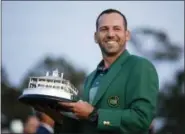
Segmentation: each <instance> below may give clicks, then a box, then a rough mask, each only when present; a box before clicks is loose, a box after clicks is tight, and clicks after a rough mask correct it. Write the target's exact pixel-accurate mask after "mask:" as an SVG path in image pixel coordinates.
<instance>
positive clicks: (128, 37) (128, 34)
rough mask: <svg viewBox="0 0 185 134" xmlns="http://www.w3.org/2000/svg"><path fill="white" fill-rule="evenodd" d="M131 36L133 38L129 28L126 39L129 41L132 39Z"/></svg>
mask: <svg viewBox="0 0 185 134" xmlns="http://www.w3.org/2000/svg"><path fill="white" fill-rule="evenodd" d="M130 38H131V34H130V31H129V30H127V31H126V41H129V40H130Z"/></svg>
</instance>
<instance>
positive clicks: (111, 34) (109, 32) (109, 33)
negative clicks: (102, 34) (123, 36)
mask: <svg viewBox="0 0 185 134" xmlns="http://www.w3.org/2000/svg"><path fill="white" fill-rule="evenodd" d="M107 36H108V38H112V37H114V36H115V33H114V31H113V30H109V31H108V33H107Z"/></svg>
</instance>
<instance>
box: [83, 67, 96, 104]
mask: <svg viewBox="0 0 185 134" xmlns="http://www.w3.org/2000/svg"><path fill="white" fill-rule="evenodd" d="M96 72H97V70H95V71H94V72H92V74H90V76H89V78H88V80H87V83H85V87H84V98H83V100H84V101H87V102H89V90H90V88H91V85H92V82H93V80H94V78H95V75H96Z"/></svg>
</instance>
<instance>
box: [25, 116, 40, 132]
mask: <svg viewBox="0 0 185 134" xmlns="http://www.w3.org/2000/svg"><path fill="white" fill-rule="evenodd" d="M38 126H39V120H38V118H37V117H36V116H34V115H31V116H28V118H27V120H26V122H25V124H24V130H23V133H24V134H35V133H36V130H37V128H38Z"/></svg>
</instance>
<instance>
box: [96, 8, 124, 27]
mask: <svg viewBox="0 0 185 134" xmlns="http://www.w3.org/2000/svg"><path fill="white" fill-rule="evenodd" d="M111 13H118V14H120V15H121V16H122V17H123V21H124V26H125V29H126V30H127V19H126V17H125V15H124V14H122V13H121V12H120V11H118V10H116V9H106V10H104V11H102V12H101V13H100V14H99V16H98V18H97V19H96V30H98V24H99V23H98V21H99V19H100V17H101V16H102V15H103V14H111Z"/></svg>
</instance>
